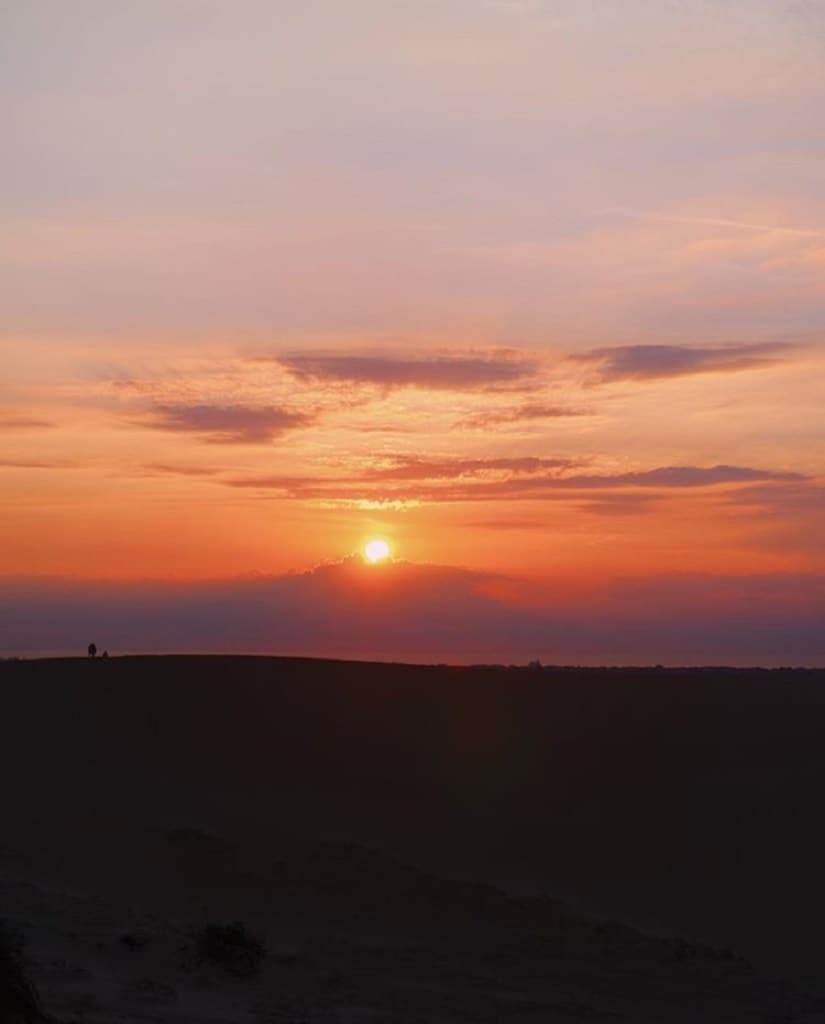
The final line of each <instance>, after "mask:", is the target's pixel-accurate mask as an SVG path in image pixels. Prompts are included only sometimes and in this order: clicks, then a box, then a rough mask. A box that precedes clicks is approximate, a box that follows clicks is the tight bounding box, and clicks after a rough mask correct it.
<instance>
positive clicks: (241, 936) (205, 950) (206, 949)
mask: <svg viewBox="0 0 825 1024" xmlns="http://www.w3.org/2000/svg"><path fill="white" fill-rule="evenodd" d="M265 956H266V947H265V946H264V944H263V942H261V940H260V939H258V938H256V936H254V935H253V934H252V933H251V932H250V931H249V929H248V928H247V927H246V925H245V924H243V923H242V922H241V921H236V922H235V923H233V924H222V923H220V922H212V923H210V924H206V925H204V926H203V928H201V929H200V930H199V931H198V932H197V933H196V934H195V962H196V963H197V965H198V966H202V965H207V966H213V967H220V968H222V969H223V970H224V971H226V973H227V974H231V975H233V976H234V977H236V978H251V977H253V975H255V974H257V973H258V971H259V970H260V967H261V962H262V961H263V959H264V957H265Z"/></svg>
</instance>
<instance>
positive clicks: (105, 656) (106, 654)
mask: <svg viewBox="0 0 825 1024" xmlns="http://www.w3.org/2000/svg"><path fill="white" fill-rule="evenodd" d="M100 657H101V658H108V657H109V652H108V651H104V652H103V654H101V655H100Z"/></svg>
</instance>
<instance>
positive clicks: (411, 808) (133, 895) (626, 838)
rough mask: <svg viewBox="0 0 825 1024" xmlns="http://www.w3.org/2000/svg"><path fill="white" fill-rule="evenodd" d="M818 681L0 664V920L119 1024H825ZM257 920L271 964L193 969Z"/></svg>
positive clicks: (80, 1014) (205, 663) (68, 997)
mask: <svg viewBox="0 0 825 1024" xmlns="http://www.w3.org/2000/svg"><path fill="white" fill-rule="evenodd" d="M823 683H825V675H823V673H803V672H772V673H763V672H730V671H724V670H719V671H703V672H697V671H691V672H668V671H665V670H662V671H640V670H632V671H630V670H628V671H621V670H610V671H600V670H575V671H574V670H558V671H545V672H528V671H525V670H510V671H500V670H493V669H452V668H421V667H405V666H393V665H366V664H357V663H341V662H318V661H301V660H282V659H242V658H209V659H198V658H162V659H147V658H134V659H132V658H130V659H110V660H109V661H108V662H102V661H97V662H89V661H85V660H84V661H43V662H19V663H6V664H3V665H2V666H0V694H1V695H2V705H3V715H2V719H0V797H2V802H3V808H4V825H5V828H4V837H5V838H4V846H3V850H2V852H1V854H0V879H2V890H0V891H1V892H2V903H1V904H0V916H5V917H7V918H10V919H12V920H13V921H14V922H16V923H17V924H19V925H20V926H22V927H23V928H24V929H25V930H26V932H27V934H28V937H29V948H30V953H31V956H32V959H33V965H34V966H33V968H32V969H33V971H34V974H35V977H36V980H37V981H38V983H39V986H40V989H41V992H42V994H43V998H44V1002H45V1003H46V1005H47V1009H49V1010H50V1011H51V1012H53V1013H55V1014H57V1015H58V1016H60V1017H62V1018H64V1019H70V1018H74V1019H83V1020H88V1021H90V1022H95V1021H98V1020H99V1021H101V1024H102V1022H103V1021H108V1020H113V1019H118V1020H124V1021H125V1020H157V1021H161V1020H164V1021H166V1020H168V1021H177V1020H180V1021H188V1020H193V1021H194V1020H226V1021H229V1020H247V1019H250V1020H253V1019H254V1020H273V1021H274V1020H284V1021H287V1020H293V1021H301V1020H306V1021H310V1020H311V1021H315V1020H318V1021H320V1020H342V1021H344V1020H346V1021H349V1020H352V1021H356V1020H359V1021H360V1020H364V1021H367V1020H369V1021H373V1020H375V1021H377V1020H395V1021H413V1020H479V1021H485V1020H490V1021H493V1020H499V1021H503V1020H536V1021H538V1020H541V1021H554V1020H569V1019H591V1018H592V1019H601V1018H603V1017H608V1018H611V1019H618V1020H626V1021H640V1022H641V1021H663V1020H673V1021H694V1020H695V1021H699V1020H702V1021H711V1022H713V1021H719V1022H720V1024H722V1022H727V1021H738V1020H743V1021H744V1020H764V1021H769V1020H793V1021H808V1022H813V1021H817V1020H825V1008H823V1006H822V1004H820V1003H818V1002H817V1001H816V999H815V997H804V996H803V995H801V994H800V992H801V990H802V989H803V988H807V989H808V990H816V988H817V983H818V981H820V980H821V976H820V975H819V974H818V971H819V967H820V963H819V961H820V949H819V942H818V935H819V931H820V922H821V921H822V920H823V914H825V886H823V884H822V881H821V864H822V863H823V862H825V857H824V856H823V855H824V854H825V829H824V828H823V824H822V818H821V780H822V779H823V777H824V776H823V770H825V749H824V748H823V745H822V743H821V740H820V738H821V736H822V735H823V731H824V730H823V726H825V687H823ZM412 865H415V866H412ZM542 894H544V895H542ZM239 918H240V919H243V920H244V921H246V922H248V924H249V926H250V927H251V928H253V929H256V930H257V931H259V932H260V933H261V934H263V935H265V936H266V938H267V942H268V948H269V951H270V955H269V957H268V959H267V961H266V963H265V965H264V969H263V970H262V972H261V974H260V976H259V977H258V978H257V979H255V980H254V981H250V982H244V983H241V982H236V981H232V980H231V979H230V980H227V979H224V978H221V977H215V976H214V975H213V974H211V973H210V972H209V971H206V970H205V969H204V968H196V967H195V966H193V964H192V962H191V943H192V940H191V930H192V928H194V927H196V926H197V925H198V924H200V923H203V922H204V921H207V920H214V919H220V920H235V919H239ZM606 919H614V920H621V921H624V922H626V923H625V924H622V925H619V924H606V923H605V920H606ZM639 928H641V929H643V930H641V931H640V930H638V929H639ZM645 931H646V932H647V934H645ZM124 936H133V937H134V936H139V937H140V938H139V941H138V942H137V943H136V944H135V945H129V944H124V942H123V941H122V940H123V937H124ZM652 936H653V937H652ZM656 936H657V937H656ZM724 947H732V948H733V950H734V952H727V951H724ZM745 958H747V959H749V960H751V961H753V964H754V966H753V967H751V966H749V965H748V963H746V960H745ZM779 975H787V976H790V977H791V978H792V982H793V983H785V984H780V983H778V982H776V981H773V982H771V981H770V980H765V979H770V977H774V978H776V977H777V976H779Z"/></svg>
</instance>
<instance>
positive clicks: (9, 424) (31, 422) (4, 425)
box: [0, 416, 57, 430]
mask: <svg viewBox="0 0 825 1024" xmlns="http://www.w3.org/2000/svg"><path fill="white" fill-rule="evenodd" d="M56 426H57V424H56V423H53V422H52V421H51V420H40V419H35V418H33V417H30V416H0V430H48V429H50V428H52V427H56Z"/></svg>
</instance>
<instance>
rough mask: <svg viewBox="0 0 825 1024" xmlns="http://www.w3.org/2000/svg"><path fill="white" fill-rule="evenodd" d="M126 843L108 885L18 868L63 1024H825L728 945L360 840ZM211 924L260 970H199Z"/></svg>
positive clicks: (121, 842)
mask: <svg viewBox="0 0 825 1024" xmlns="http://www.w3.org/2000/svg"><path fill="white" fill-rule="evenodd" d="M107 839H108V842H107V844H106V848H105V849H104V848H103V844H101V852H102V853H105V855H106V863H101V864H100V865H99V868H100V871H99V874H97V880H95V875H96V873H95V872H94V871H93V870H90V868H93V867H94V865H92V864H90V863H89V858H88V855H87V857H86V860H85V863H83V864H75V863H73V862H72V857H73V854H72V853H71V851H66V850H65V849H64V850H63V851H60V850H59V849H56V848H55V847H52V848H51V852H46V851H44V849H43V848H40V847H38V849H37V850H36V851H32V850H24V849H22V848H18V849H17V850H16V851H13V850H10V849H8V848H7V849H6V851H5V854H4V857H3V860H2V881H0V905H2V907H3V913H4V916H5V918H6V920H7V921H9V922H11V923H12V924H14V925H15V926H16V927H18V928H19V929H21V930H22V931H23V932H24V934H25V936H26V939H27V949H28V958H29V964H30V971H31V975H32V978H33V979H34V981H35V982H36V984H37V986H38V988H39V990H40V993H41V997H42V1000H43V1003H44V1008H45V1009H46V1011H47V1012H48V1013H50V1014H52V1015H54V1017H56V1018H58V1019H59V1020H62V1021H77V1022H88V1024H111V1022H115V1021H118V1022H124V1024H125V1022H129V1024H131V1022H135V1024H138V1022H181V1024H184V1022H186V1024H189V1022H191V1024H196V1022H234V1021H238V1022H240V1021H256V1022H268V1021H272V1022H275V1021H284V1022H295V1024H298V1022H304V1024H310V1022H312V1024H314V1022H319V1024H320V1022H342V1024H343V1022H356V1021H357V1022H361V1021H363V1022H379V1021H385V1022H398V1024H401V1022H404V1024H407V1022H410V1024H411V1022H415V1021H433V1022H436V1021H445V1022H446V1021H479V1022H487V1021H489V1022H502V1021H524V1022H534V1021H535V1022H539V1021H542V1022H548V1024H549V1022H562V1021H564V1022H569V1021H571V1020H593V1021H599V1020H616V1021H626V1022H639V1024H642V1022H645V1024H648V1022H649V1024H653V1022H663V1021H673V1022H685V1024H687V1022H695V1024H699V1022H704V1024H714V1022H718V1024H737V1022H740V1021H741V1022H743V1024H744V1022H762V1021H764V1022H769V1021H770V1022H775V1024H779V1022H780V1021H781V1022H787V1024H790V1022H797V1024H803V1022H807V1024H814V1022H820V1021H825V1002H823V1001H822V1000H817V999H815V998H813V997H810V996H805V995H803V994H801V993H800V992H799V991H797V990H795V989H794V988H793V987H792V986H791V985H789V984H788V983H781V982H777V981H773V982H769V981H765V980H764V979H760V978H758V977H757V976H756V975H755V974H754V971H753V969H752V968H751V966H750V965H749V964H748V963H747V961H744V960H742V959H740V958H737V957H735V956H734V955H732V954H731V953H729V952H726V951H720V950H714V949H712V948H709V947H701V946H696V945H692V944H690V943H687V942H685V941H682V940H663V939H657V938H650V937H647V936H645V935H643V934H641V933H639V932H637V931H634V930H633V929H630V928H627V927H623V926H621V925H617V924H608V923H604V922H598V921H592V920H585V919H582V918H580V917H577V916H576V915H573V914H571V913H570V912H569V911H567V910H566V909H565V908H564V907H563V906H561V905H559V904H556V903H553V902H552V901H549V900H529V901H520V900H514V899H512V898H510V897H508V896H506V895H505V894H503V893H502V892H500V891H499V890H497V889H495V888H493V887H488V886H481V885H470V884H466V883H458V882H450V881H445V880H442V879H438V878H436V877H434V876H431V875H428V874H426V873H422V872H420V871H417V870H413V869H410V868H408V867H405V866H403V865H401V864H398V863H397V862H395V861H393V860H391V859H388V858H385V857H381V856H378V855H376V854H373V853H370V852H369V851H367V850H363V849H360V848H357V847H352V846H333V845H328V844H319V843H314V842H313V843H300V842H294V841H291V842H285V843H284V844H283V846H282V849H281V850H280V851H278V852H277V854H276V856H275V857H274V858H273V859H269V856H267V858H266V859H265V860H260V859H259V860H257V861H256V860H255V859H254V858H250V859H247V857H246V856H244V855H242V854H241V853H240V851H237V850H235V849H233V848H232V847H230V846H229V845H228V844H227V843H226V842H225V841H222V840H220V839H218V838H217V837H212V836H208V835H206V834H203V833H198V832H195V831H192V830H175V831H173V832H171V833H167V834H163V835H161V834H153V833H148V832H143V833H140V834H137V833H133V832H132V833H129V834H128V835H126V834H122V835H119V836H114V835H111V834H110V835H108V836H107ZM270 854H271V851H270ZM113 857H118V859H119V862H118V864H117V865H116V866H115V870H113V864H112V858H113ZM129 877H132V878H133V879H135V880H136V884H135V885H134V886H132V887H131V888H130V886H129V884H128V879H129ZM116 889H120V890H121V891H120V897H121V898H120V899H117V898H115V896H114V890H116ZM216 894H220V896H219V899H217V901H216ZM210 902H213V903H214V902H217V904H218V905H217V906H210V905H209V904H210ZM212 919H221V920H235V919H243V920H244V921H246V922H248V923H249V927H250V928H251V929H253V930H254V931H255V932H257V933H258V934H260V935H261V936H265V939H266V945H267V956H266V959H265V961H264V963H263V966H262V968H261V971H260V973H259V974H258V975H257V976H255V977H254V978H251V979H237V978H234V977H232V976H230V975H228V974H226V973H225V972H224V971H223V970H222V969H221V968H219V967H215V966H211V965H198V964H197V963H196V962H195V952H194V938H193V937H194V934H195V932H196V930H197V928H198V927H199V926H201V925H202V924H203V923H205V922H206V921H209V920H212Z"/></svg>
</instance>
